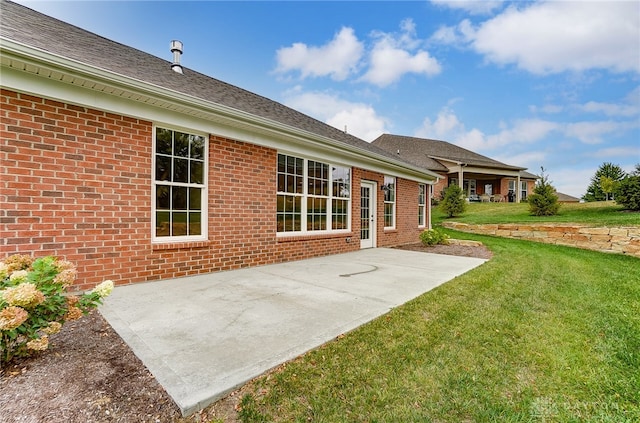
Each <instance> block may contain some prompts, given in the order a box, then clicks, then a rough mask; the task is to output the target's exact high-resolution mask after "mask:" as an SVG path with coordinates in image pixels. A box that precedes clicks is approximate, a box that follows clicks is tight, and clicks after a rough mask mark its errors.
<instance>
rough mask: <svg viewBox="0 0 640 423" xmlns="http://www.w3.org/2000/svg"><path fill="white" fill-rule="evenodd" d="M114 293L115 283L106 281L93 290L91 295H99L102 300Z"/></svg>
mask: <svg viewBox="0 0 640 423" xmlns="http://www.w3.org/2000/svg"><path fill="white" fill-rule="evenodd" d="M111 291H113V281H112V280H106V281H104V282H102V283H101V284H99V285H97V286H96V287H95V288H93V289H92V290H91V293H92V294H93V293H96V294H98V295H99V296H100V297H101V298H103V297H106V296H107V295H109V294H111Z"/></svg>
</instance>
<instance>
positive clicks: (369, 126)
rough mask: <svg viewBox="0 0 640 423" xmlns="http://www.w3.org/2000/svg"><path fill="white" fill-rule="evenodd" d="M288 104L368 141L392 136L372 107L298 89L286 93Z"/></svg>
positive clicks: (331, 95) (336, 96) (384, 122)
mask: <svg viewBox="0 0 640 423" xmlns="http://www.w3.org/2000/svg"><path fill="white" fill-rule="evenodd" d="M285 104H286V105H287V106H289V107H292V108H294V109H296V110H300V111H301V112H303V113H306V114H308V115H310V116H314V117H315V118H316V119H319V120H321V121H323V122H325V123H327V124H329V125H331V126H333V127H335V128H338V129H340V130H344V129H345V127H346V129H347V132H349V133H350V134H352V135H355V136H356V137H358V138H361V139H363V140H365V141H369V142H370V141H373V140H374V139H376V138H377V137H378V136H380V135H382V134H383V133H385V132H388V131H387V130H386V125H387V120H386V119H385V118H384V117H381V116H379V115H378V114H377V113H376V111H375V109H374V108H373V107H372V106H371V105H368V104H364V103H353V102H350V101H346V100H343V99H341V98H340V97H339V96H338V95H335V94H329V93H321V92H303V91H302V89H301V88H300V87H296V88H295V89H294V90H292V91H289V92H288V93H285Z"/></svg>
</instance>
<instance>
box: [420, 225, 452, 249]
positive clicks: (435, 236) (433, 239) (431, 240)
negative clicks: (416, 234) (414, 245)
mask: <svg viewBox="0 0 640 423" xmlns="http://www.w3.org/2000/svg"><path fill="white" fill-rule="evenodd" d="M420 241H421V242H422V244H423V245H425V246H428V247H430V246H433V245H436V244H445V245H446V244H448V243H449V235H447V234H445V233H444V232H443V231H441V230H440V229H429V230H425V231H422V233H421V234H420Z"/></svg>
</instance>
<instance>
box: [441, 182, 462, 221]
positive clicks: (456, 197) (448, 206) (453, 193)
mask: <svg viewBox="0 0 640 423" xmlns="http://www.w3.org/2000/svg"><path fill="white" fill-rule="evenodd" d="M466 208H467V203H466V201H465V199H464V195H463V192H462V188H460V187H459V186H458V185H450V186H449V187H448V188H447V189H445V190H444V198H443V199H442V202H441V203H440V209H441V210H442V211H443V212H445V213H446V214H447V217H453V216H458V215H460V214H462V213H464V211H465V210H466Z"/></svg>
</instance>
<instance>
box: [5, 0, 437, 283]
mask: <svg viewBox="0 0 640 423" xmlns="http://www.w3.org/2000/svg"><path fill="white" fill-rule="evenodd" d="M1 13H2V25H1V29H0V35H1V38H0V42H1V44H0V46H1V50H0V59H1V65H2V68H1V72H2V79H1V83H2V87H1V88H2V91H1V98H0V101H1V103H0V116H1V117H2V119H1V122H0V130H1V142H0V154H1V155H0V157H1V158H2V168H1V171H0V180H1V182H0V184H1V185H0V187H1V190H0V203H1V204H2V209H1V212H0V224H1V228H2V237H1V240H0V248H1V255H0V256H5V255H9V254H14V253H26V254H34V255H38V256H42V255H56V256H60V257H64V258H65V259H68V260H70V261H72V262H74V263H76V265H77V266H78V271H79V278H78V285H76V286H75V287H74V288H76V289H84V288H87V287H90V286H93V285H95V283H97V282H100V281H102V280H103V279H106V278H109V279H113V280H115V281H116V282H117V283H132V282H141V281H149V280H157V279H165V278H174V277H180V276H185V275H192V274H200V273H207V272H213V271H220V270H228V269H237V268H243V267H248V266H256V265H262V264H268V263H276V262H285V261H289V260H296V259H303V258H308V257H314V256H320V255H328V254H336V253H342V252H347V251H353V250H357V249H359V248H371V247H378V246H393V245H398V244H403V243H408V242H415V241H417V240H418V235H419V233H420V232H421V231H422V230H424V229H425V228H428V227H429V224H430V218H431V213H430V202H429V201H427V199H428V197H427V193H428V192H429V187H428V186H429V185H431V184H433V183H435V181H436V180H437V175H436V174H435V173H433V172H431V171H429V170H427V169H424V168H421V167H419V166H416V165H415V164H411V163H409V162H407V161H405V160H403V159H402V158H399V157H397V156H396V155H394V154H389V153H387V152H386V151H384V150H381V149H379V148H377V147H375V146H373V145H371V144H369V143H367V142H365V141H363V140H361V139H359V138H356V137H354V136H352V135H349V134H346V133H345V132H343V131H340V130H338V129H336V128H333V127H331V126H329V125H326V124H324V123H322V122H320V121H317V120H315V119H312V118H311V117H309V116H306V115H304V114H302V113H300V112H297V111H295V110H293V109H290V108H288V107H285V106H283V105H282V104H279V103H277V102H274V101H272V100H269V99H267V98H264V97H261V96H259V95H256V94H253V93H251V92H248V91H245V90H243V89H240V88H238V87H235V86H233V85H229V84H227V83H224V82H221V81H219V80H216V79H213V78H211V77H208V76H206V75H203V74H200V73H198V72H195V71H193V70H190V69H187V68H183V67H182V66H181V65H180V63H179V60H180V58H181V56H180V54H181V47H182V46H181V45H180V44H179V43H174V42H172V43H171V47H172V49H173V50H172V51H174V61H173V62H170V61H166V60H162V59H159V58H157V57H154V56H152V55H150V54H147V53H145V52H142V51H139V50H136V49H134V48H131V47H128V46H125V45H122V44H119V43H116V42H114V41H111V40H108V39H105V38H102V37H100V36H98V35H95V34H92V33H89V32H87V31H85V30H82V29H80V28H77V27H75V26H72V25H69V24H67V23H64V22H61V21H59V20H56V19H53V18H51V17H48V16H45V15H42V14H40V13H37V12H35V11H33V10H30V9H28V8H26V7H24V6H21V5H17V4H15V3H11V2H7V1H4V0H2V2H1ZM169 41H170V40H159V43H162V44H164V43H166V45H167V47H169V44H170V43H169ZM167 56H170V54H169V49H167Z"/></svg>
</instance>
